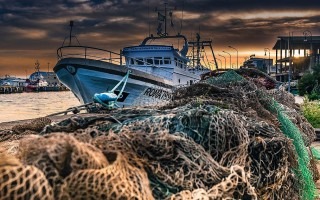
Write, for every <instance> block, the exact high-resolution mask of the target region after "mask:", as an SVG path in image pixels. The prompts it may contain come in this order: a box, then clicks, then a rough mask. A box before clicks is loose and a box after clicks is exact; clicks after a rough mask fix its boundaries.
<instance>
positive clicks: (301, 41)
mask: <svg viewBox="0 0 320 200" xmlns="http://www.w3.org/2000/svg"><path fill="white" fill-rule="evenodd" d="M273 50H275V51H276V63H275V73H274V76H275V78H276V79H277V80H278V81H283V82H286V81H288V76H289V70H290V71H291V75H292V77H291V79H299V78H300V77H301V76H303V74H304V73H305V72H308V71H311V70H312V68H313V66H315V65H319V64H320V36H312V35H305V36H290V37H289V36H278V38H277V41H276V43H275V44H274V47H273Z"/></svg>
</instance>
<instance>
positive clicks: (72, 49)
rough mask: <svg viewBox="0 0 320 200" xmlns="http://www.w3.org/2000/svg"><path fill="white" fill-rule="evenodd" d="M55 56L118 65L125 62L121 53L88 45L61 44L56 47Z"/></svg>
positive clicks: (59, 58)
mask: <svg viewBox="0 0 320 200" xmlns="http://www.w3.org/2000/svg"><path fill="white" fill-rule="evenodd" d="M57 56H58V60H61V59H63V58H84V59H92V60H99V61H105V62H109V63H113V64H119V65H122V64H123V63H125V62H124V56H122V54H121V53H116V52H113V51H109V50H106V49H100V48H95V47H89V46H78V45H77V46H62V47H60V48H58V49H57Z"/></svg>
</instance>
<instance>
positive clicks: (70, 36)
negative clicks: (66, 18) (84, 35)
mask: <svg viewBox="0 0 320 200" xmlns="http://www.w3.org/2000/svg"><path fill="white" fill-rule="evenodd" d="M72 27H73V21H70V35H69V46H71V38H72Z"/></svg>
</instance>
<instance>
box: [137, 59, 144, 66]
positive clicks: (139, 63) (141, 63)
mask: <svg viewBox="0 0 320 200" xmlns="http://www.w3.org/2000/svg"><path fill="white" fill-rule="evenodd" d="M136 62H137V65H143V64H144V63H143V58H136Z"/></svg>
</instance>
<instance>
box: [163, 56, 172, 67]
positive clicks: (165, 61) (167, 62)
mask: <svg viewBox="0 0 320 200" xmlns="http://www.w3.org/2000/svg"><path fill="white" fill-rule="evenodd" d="M164 64H165V65H167V64H171V58H168V57H165V58H164Z"/></svg>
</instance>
